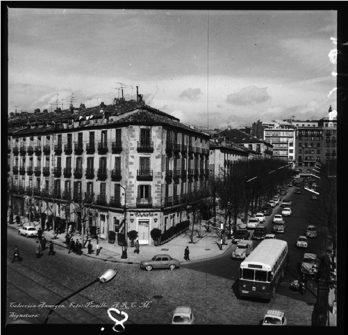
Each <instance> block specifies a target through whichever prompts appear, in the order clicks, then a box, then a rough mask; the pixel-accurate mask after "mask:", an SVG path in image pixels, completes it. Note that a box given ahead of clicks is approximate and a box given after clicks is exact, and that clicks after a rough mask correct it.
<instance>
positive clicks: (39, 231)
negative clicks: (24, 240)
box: [37, 228, 42, 241]
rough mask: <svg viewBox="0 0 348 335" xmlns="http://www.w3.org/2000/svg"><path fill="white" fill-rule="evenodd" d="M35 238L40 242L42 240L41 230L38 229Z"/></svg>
mask: <svg viewBox="0 0 348 335" xmlns="http://www.w3.org/2000/svg"><path fill="white" fill-rule="evenodd" d="M37 237H38V238H39V240H40V241H41V238H42V229H41V228H39V230H38V231H37Z"/></svg>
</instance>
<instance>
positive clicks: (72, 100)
mask: <svg viewBox="0 0 348 335" xmlns="http://www.w3.org/2000/svg"><path fill="white" fill-rule="evenodd" d="M75 99H76V97H74V93H72V94H71V98H70V107H74V101H75Z"/></svg>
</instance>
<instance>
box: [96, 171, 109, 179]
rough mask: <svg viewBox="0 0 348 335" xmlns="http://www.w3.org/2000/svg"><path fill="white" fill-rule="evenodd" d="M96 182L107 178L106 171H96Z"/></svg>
mask: <svg viewBox="0 0 348 335" xmlns="http://www.w3.org/2000/svg"><path fill="white" fill-rule="evenodd" d="M97 177H98V180H105V179H106V178H107V177H108V171H107V169H98V174H97Z"/></svg>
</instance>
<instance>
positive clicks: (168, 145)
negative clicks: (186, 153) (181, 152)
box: [166, 141, 173, 152]
mask: <svg viewBox="0 0 348 335" xmlns="http://www.w3.org/2000/svg"><path fill="white" fill-rule="evenodd" d="M172 150H173V143H171V142H168V141H167V142H166V151H169V152H170V151H172Z"/></svg>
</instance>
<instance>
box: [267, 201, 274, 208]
mask: <svg viewBox="0 0 348 335" xmlns="http://www.w3.org/2000/svg"><path fill="white" fill-rule="evenodd" d="M268 204H269V205H270V206H271V207H272V208H274V207H275V206H276V203H275V201H274V200H270V201H268Z"/></svg>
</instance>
